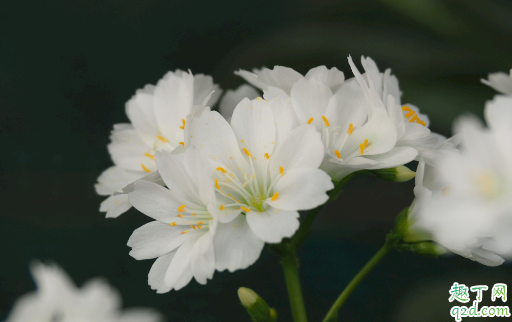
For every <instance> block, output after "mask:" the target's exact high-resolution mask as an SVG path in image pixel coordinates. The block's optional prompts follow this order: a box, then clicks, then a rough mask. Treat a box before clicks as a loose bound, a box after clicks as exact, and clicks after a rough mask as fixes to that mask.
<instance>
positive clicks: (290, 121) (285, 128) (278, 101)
mask: <svg viewBox="0 0 512 322" xmlns="http://www.w3.org/2000/svg"><path fill="white" fill-rule="evenodd" d="M272 90H278V89H277V88H276V87H269V91H272ZM265 93H267V91H266V92H265ZM269 97H271V98H268V97H265V99H266V100H268V102H269V104H270V108H271V109H272V113H273V114H274V118H275V123H276V136H277V137H276V141H275V146H278V145H279V144H281V143H282V142H283V141H284V140H285V139H286V138H287V137H288V135H289V134H290V131H292V130H293V129H294V128H296V127H297V126H298V125H299V121H298V120H297V116H296V115H295V111H294V110H293V107H292V103H291V100H290V97H288V95H286V94H284V93H280V94H275V95H273V94H269Z"/></svg>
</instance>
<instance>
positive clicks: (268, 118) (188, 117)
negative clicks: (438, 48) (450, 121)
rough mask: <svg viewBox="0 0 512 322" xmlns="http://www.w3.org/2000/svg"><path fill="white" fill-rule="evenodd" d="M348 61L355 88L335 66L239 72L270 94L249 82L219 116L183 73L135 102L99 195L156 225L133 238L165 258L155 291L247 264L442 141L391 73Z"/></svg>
mask: <svg viewBox="0 0 512 322" xmlns="http://www.w3.org/2000/svg"><path fill="white" fill-rule="evenodd" d="M349 63H350V66H351V69H352V72H353V73H354V77H352V78H350V79H347V80H345V76H344V74H343V73H342V72H341V71H339V70H338V69H336V68H332V69H327V68H326V67H325V66H320V67H316V68H313V69H311V70H310V71H309V72H308V73H307V74H306V75H305V76H303V75H301V74H300V73H298V72H296V71H294V70H293V69H291V68H287V67H281V66H276V67H274V69H272V70H270V69H266V68H263V69H261V70H254V71H253V72H248V71H244V70H240V71H238V72H236V74H238V75H240V76H241V77H243V78H244V79H245V80H246V81H248V82H249V83H250V84H251V85H253V86H255V87H256V88H258V89H259V90H261V91H262V92H263V93H262V94H263V95H262V96H263V98H261V97H258V96H259V95H261V94H259V93H258V91H257V90H256V89H255V88H253V87H251V86H250V85H242V86H240V87H239V88H238V89H237V90H235V91H227V93H226V94H225V96H224V97H223V98H222V100H221V104H220V106H219V111H220V113H218V112H216V111H212V110H211V109H210V107H209V106H213V105H214V104H215V102H216V98H217V97H218V94H217V93H218V88H217V86H216V85H214V83H213V81H212V80H211V78H209V77H206V76H203V75H199V76H192V75H191V73H185V72H181V71H177V72H175V73H169V74H167V75H166V76H165V77H164V79H162V80H161V81H159V82H158V84H157V85H156V86H155V87H153V86H147V87H146V88H145V89H144V90H140V91H138V92H137V93H136V95H135V97H134V98H132V99H131V100H130V101H129V102H128V103H127V114H128V116H129V118H130V121H131V122H132V124H127V125H116V126H115V127H114V130H113V132H112V143H111V144H110V145H109V151H110V153H111V155H112V159H113V160H114V163H115V164H116V166H114V167H112V168H109V169H107V170H106V171H105V172H104V173H103V174H102V175H101V176H100V178H99V179H98V181H99V183H98V185H97V186H96V188H97V190H98V192H99V193H102V194H112V195H111V196H110V197H109V198H108V199H107V200H106V201H104V202H103V203H102V206H101V210H102V211H107V217H117V216H118V215H119V214H121V213H122V212H124V211H126V210H127V209H129V208H130V207H131V206H133V207H135V208H136V209H138V210H139V211H141V212H142V213H144V214H145V215H147V216H148V217H151V218H152V219H154V221H152V222H150V223H148V224H146V225H144V226H142V227H140V228H138V229H137V230H135V231H134V233H133V234H132V236H131V237H130V239H129V241H128V245H129V246H130V247H131V248H132V251H131V252H130V254H131V255H132V256H133V257H134V258H136V259H139V260H142V259H154V258H156V261H155V262H154V264H153V267H152V268H151V270H150V272H149V285H150V286H151V288H152V289H154V290H156V291H157V292H159V293H165V292H168V291H170V290H173V289H174V290H178V289H180V288H182V287H184V286H185V285H187V284H188V283H189V282H190V281H191V280H192V278H194V279H195V280H196V281H197V282H198V283H201V284H205V283H206V282H207V280H208V279H211V278H212V277H213V274H214V272H215V270H218V271H222V270H229V271H230V272H233V271H235V270H237V269H244V268H247V267H248V266H250V265H252V264H253V263H254V262H255V261H256V260H257V259H258V257H259V256H260V253H261V251H262V249H263V246H264V245H265V243H269V244H277V243H280V242H282V241H283V239H285V238H291V237H292V236H293V235H294V234H295V233H296V231H297V229H298V228H299V226H300V221H299V211H302V210H310V209H313V208H315V207H317V206H320V205H323V204H324V203H325V202H326V201H327V200H328V194H327V192H329V191H330V190H332V189H333V188H334V185H335V184H336V183H338V182H340V181H341V180H342V179H343V178H345V177H346V176H348V175H349V174H352V173H354V172H357V171H360V170H377V169H390V168H395V167H399V166H403V165H404V164H406V163H409V162H410V161H413V160H415V159H417V158H418V155H419V154H420V153H422V151H430V150H432V149H435V148H436V147H437V146H438V145H439V144H440V142H442V140H443V138H442V137H441V136H439V135H437V134H434V133H431V132H430V130H429V128H428V126H429V120H428V118H427V116H426V115H424V114H421V113H420V112H419V109H418V108H417V107H416V106H414V105H412V104H403V105H402V103H401V97H400V96H401V93H400V89H399V87H398V80H397V78H396V77H395V76H394V75H392V74H391V71H390V70H389V69H388V70H386V71H385V72H384V73H381V72H380V71H379V69H378V67H377V65H376V64H375V62H374V61H373V60H371V59H370V58H366V57H362V59H361V63H362V66H363V68H364V73H363V74H361V73H360V71H359V70H358V68H357V67H356V65H355V64H354V63H353V61H352V58H350V57H349ZM212 91H213V93H212ZM390 173H397V171H395V172H390ZM409 178H410V176H409Z"/></svg>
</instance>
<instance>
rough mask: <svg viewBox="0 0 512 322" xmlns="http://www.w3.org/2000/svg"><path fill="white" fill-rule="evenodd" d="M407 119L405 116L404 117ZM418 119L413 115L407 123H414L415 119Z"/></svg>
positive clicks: (416, 115)
mask: <svg viewBox="0 0 512 322" xmlns="http://www.w3.org/2000/svg"><path fill="white" fill-rule="evenodd" d="M406 117H407V115H406ZM417 118H418V114H414V115H413V116H412V117H411V119H410V120H409V123H413V122H414V121H416V119H417Z"/></svg>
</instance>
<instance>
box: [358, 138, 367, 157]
mask: <svg viewBox="0 0 512 322" xmlns="http://www.w3.org/2000/svg"><path fill="white" fill-rule="evenodd" d="M367 146H368V139H365V140H364V142H363V143H362V144H359V153H361V155H363V154H364V149H366V147H367Z"/></svg>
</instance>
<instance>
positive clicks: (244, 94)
mask: <svg viewBox="0 0 512 322" xmlns="http://www.w3.org/2000/svg"><path fill="white" fill-rule="evenodd" d="M258 96H259V93H258V91H257V90H255V89H254V87H252V86H250V85H247V84H244V85H240V86H238V88H237V89H236V90H231V89H228V90H227V91H226V93H225V94H224V96H223V97H222V99H221V100H220V103H219V113H220V115H222V116H224V118H225V119H226V120H227V121H228V122H230V121H231V116H232V115H233V110H234V109H235V107H236V105H237V104H238V103H239V102H240V101H241V100H242V99H244V98H248V99H251V100H252V99H255V98H256V97H258Z"/></svg>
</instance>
